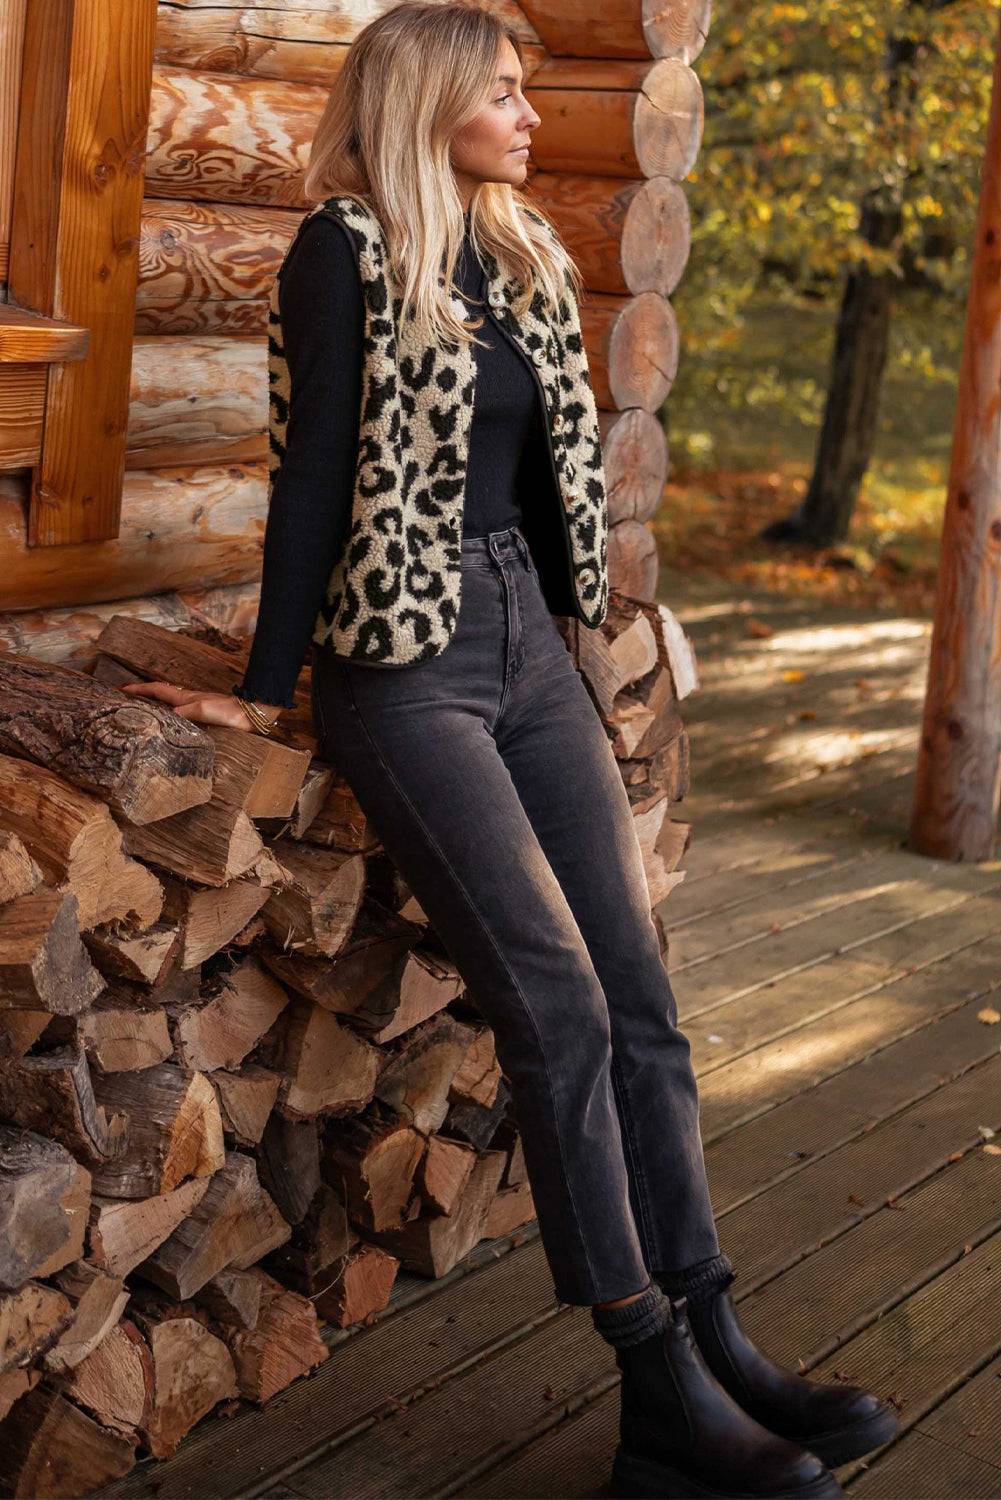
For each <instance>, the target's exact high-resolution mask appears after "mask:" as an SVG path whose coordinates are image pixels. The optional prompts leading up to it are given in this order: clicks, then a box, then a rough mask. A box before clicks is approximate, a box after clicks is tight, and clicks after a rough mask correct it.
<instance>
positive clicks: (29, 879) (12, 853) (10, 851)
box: [0, 828, 43, 905]
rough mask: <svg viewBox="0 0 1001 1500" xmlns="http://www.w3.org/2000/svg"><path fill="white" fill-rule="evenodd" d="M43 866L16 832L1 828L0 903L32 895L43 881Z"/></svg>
mask: <svg viewBox="0 0 1001 1500" xmlns="http://www.w3.org/2000/svg"><path fill="white" fill-rule="evenodd" d="M42 878H43V877H42V868H41V865H39V864H38V863H37V862H36V861H35V860H33V859H32V857H31V855H30V854H29V853H28V851H27V849H26V848H25V847H24V842H23V840H21V839H19V838H18V836H17V834H16V833H11V832H9V830H8V829H6V828H0V905H2V904H3V903H4V902H6V901H15V900H16V899H17V897H18V896H30V895H31V893H32V891H33V890H35V889H36V888H37V887H38V886H40V885H41V883H42Z"/></svg>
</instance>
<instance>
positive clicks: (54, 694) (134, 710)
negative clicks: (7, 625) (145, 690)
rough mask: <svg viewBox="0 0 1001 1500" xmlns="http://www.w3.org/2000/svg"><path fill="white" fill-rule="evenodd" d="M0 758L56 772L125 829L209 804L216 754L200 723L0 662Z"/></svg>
mask: <svg viewBox="0 0 1001 1500" xmlns="http://www.w3.org/2000/svg"><path fill="white" fill-rule="evenodd" d="M0 750H2V751H4V752H6V753H9V754H13V755H19V756H23V757H24V758H26V759H28V760H32V761H34V762H36V764H38V765H40V766H46V767H48V768H49V769H50V770H57V771H58V774H59V775H60V776H61V777H62V778H63V779H64V780H66V781H69V782H72V784H73V785H74V786H78V787H82V788H83V790H84V791H85V792H92V793H93V794H94V796H95V797H100V798H101V799H102V801H104V802H106V803H107V804H108V806H109V807H110V808H112V809H113V810H114V811H115V812H116V813H118V814H119V815H120V816H121V817H123V818H124V819H125V820H126V821H127V822H131V823H149V822H154V821H155V820H156V819H157V818H165V817H169V816H170V814H172V813H176V812H181V811H183V810H184V809H185V808H189V807H194V806H195V805H196V804H199V803H202V802H207V801H208V799H209V797H210V796H211V795H212V767H213V760H214V754H215V752H214V747H213V744H212V741H211V739H210V738H209V737H208V735H207V734H205V733H204V732H203V731H202V730H201V729H200V728H199V726H198V725H197V724H193V723H191V722H190V720H185V719H183V718H182V717H181V716H180V715H178V714H175V713H172V712H170V710H169V709H166V708H165V705H163V704H158V703H153V702H151V701H149V700H147V701H146V702H145V703H136V701H135V700H134V699H133V698H129V697H127V696H126V695H125V694H124V693H121V692H117V691H116V690H115V689H113V688H108V687H104V686H102V685H101V684H100V683H97V682H95V681H94V680H93V678H92V677H89V676H87V675H86V674H85V673H83V672H76V671H73V670H72V669H70V668H67V667H64V666H53V665H52V664H51V663H49V662H40V661H37V660H35V659H34V658H33V657H30V656H20V655H15V654H9V655H4V656H3V657H0Z"/></svg>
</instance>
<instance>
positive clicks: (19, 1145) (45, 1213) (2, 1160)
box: [0, 1125, 90, 1291]
mask: <svg viewBox="0 0 1001 1500" xmlns="http://www.w3.org/2000/svg"><path fill="white" fill-rule="evenodd" d="M89 1205H90V1173H89V1172H88V1171H87V1169H86V1167H82V1166H80V1165H79V1163H78V1162H75V1161H74V1160H73V1158H72V1156H71V1155H70V1154H69V1152H68V1151H67V1150H65V1149H64V1147H62V1146H59V1145H57V1144H56V1142H55V1141H50V1140H48V1139H46V1138H45V1137H44V1136H40V1135H35V1134H34V1133H33V1132H31V1131H26V1130H14V1129H11V1127H10V1126H7V1125H0V1291H16V1289H17V1288H18V1287H19V1286H21V1285H22V1284H23V1283H24V1282H25V1281H27V1280H28V1278H29V1277H32V1276H51V1275H53V1274H54V1272H56V1271H59V1270H61V1269H62V1267H63V1266H66V1265H69V1263H70V1261H74V1260H77V1259H79V1257H80V1256H81V1255H82V1253H83V1242H84V1236H85V1234H86V1231H87V1212H88V1208H89Z"/></svg>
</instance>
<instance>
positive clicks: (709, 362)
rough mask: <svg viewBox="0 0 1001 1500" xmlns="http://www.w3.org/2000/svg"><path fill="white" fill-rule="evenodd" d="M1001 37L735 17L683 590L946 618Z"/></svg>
mask: <svg viewBox="0 0 1001 1500" xmlns="http://www.w3.org/2000/svg"><path fill="white" fill-rule="evenodd" d="M998 17H999V8H998V6H997V5H996V4H993V3H988V0H928V3H923V0H812V3H810V4H808V5H807V4H786V3H774V0H716V4H715V6H714V12H713V24H712V27H711V29H710V34H709V40H708V42H707V45H706V48H705V50H704V51H703V53H702V54H701V56H700V58H699V64H698V67H699V77H700V80H701V83H702V87H703V90H704V94H705V111H706V117H705V136H704V142H703V146H702V150H701V151H700V154H699V158H698V163H697V165H696V167H695V169H694V170H693V171H692V172H691V173H690V174H689V176H688V178H687V179H686V184H685V187H686V194H687V197H688V203H689V208H690V213H691V221H692V253H691V257H690V259H689V261H688V264H687V266H686V269H685V273H684V276H683V277H682V280H681V282H680V283H679V285H678V287H677V288H676V290H675V291H674V292H673V294H672V297H671V301H672V305H673V306H674V309H675V312H676V314H677V317H678V322H679V326H680V334H681V358H680V363H679V368H678V374H677V377H676V380H675V383H674V385H673V387H672V389H671V392H670V395H669V397H668V399H667V402H666V404H665V407H664V421H665V425H666V429H667V435H668V442H669V451H670V463H671V467H670V471H669V481H668V484H667V486H666V489H665V498H664V502H663V504H662V506H661V508H660V510H659V512H658V514H657V517H656V521H655V523H654V524H655V529H656V532H657V537H658V544H659V548H660V554H661V558H662V562H663V566H664V567H665V569H667V570H668V571H670V570H674V569H683V570H684V572H685V573H686V574H687V575H689V576H691V575H692V574H696V575H698V574H708V575H712V576H714V577H724V578H730V579H732V580H733V581H734V582H740V583H741V584H743V585H744V586H745V587H754V586H759V587H763V588H766V589H772V588H775V589H779V590H782V591H786V592H792V593H806V594H811V595H821V596H827V597H835V598H839V599H847V598H850V597H854V598H857V599H858V601H859V602H860V603H865V604H867V605H877V606H879V605H886V606H887V607H892V608H903V609H908V610H912V611H914V612H917V613H920V614H922V615H927V614H930V613H931V610H932V608H933V603H934V588H935V573H936V566H937V559H938V546H939V537H940V531H941V521H942V512H943V508H944V504H945V493H946V483H947V478H948V467H949V454H950V448H951V441H952V426H953V421H954V417H955V407H956V381H957V373H958V367H959V358H960V351H961V347H962V335H963V322H964V308H965V302H966V294H967V287H968V283H969V274H970V259H971V254H972V239H973V229H974V223H975V218H976V208H977V197H978V192H979V183H980V171H981V166H982V162H983V153H984V142H985V135H986V128H987V112H988V106H989V101H990V85H991V73H992V64H993V54H994V45H995V39H996V34H997V26H998ZM765 528H768V529H769V531H770V539H768V540H766V539H765V538H764V537H763V536H762V531H763V529H765Z"/></svg>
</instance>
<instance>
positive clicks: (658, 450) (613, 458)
mask: <svg viewBox="0 0 1001 1500" xmlns="http://www.w3.org/2000/svg"><path fill="white" fill-rule="evenodd" d="M598 424H599V427H600V429H601V458H602V467H603V468H604V471H605V487H606V492H607V496H608V519H609V523H610V525H612V526H614V525H616V524H617V523H618V522H619V521H649V520H650V519H651V518H652V517H653V516H654V515H655V514H656V512H657V510H658V508H659V506H660V503H661V501H662V500H663V498H664V485H665V483H666V482H667V475H668V452H667V434H666V432H665V430H664V424H663V422H661V421H660V420H659V418H658V417H655V416H654V415H653V413H652V412H649V411H644V410H643V409H642V408H641V407H638V406H634V407H631V408H630V409H629V410H628V411H622V412H607V411H600V412H599V413H598Z"/></svg>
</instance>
